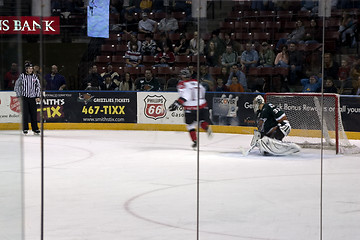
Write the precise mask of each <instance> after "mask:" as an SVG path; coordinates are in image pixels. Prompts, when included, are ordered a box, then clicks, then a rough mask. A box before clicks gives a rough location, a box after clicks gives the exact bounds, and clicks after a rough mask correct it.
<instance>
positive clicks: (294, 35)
mask: <svg viewBox="0 0 360 240" xmlns="http://www.w3.org/2000/svg"><path fill="white" fill-rule="evenodd" d="M304 36H305V27H304V26H303V23H302V21H301V20H298V21H296V27H295V29H294V30H293V31H292V32H291V33H290V34H289V35H288V37H287V38H280V39H279V41H278V43H277V44H276V49H280V47H281V46H282V45H284V44H290V43H298V42H299V41H301V40H303V38H304Z"/></svg>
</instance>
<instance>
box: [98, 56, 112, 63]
mask: <svg viewBox="0 0 360 240" xmlns="http://www.w3.org/2000/svg"><path fill="white" fill-rule="evenodd" d="M109 62H111V56H110V55H107V56H96V58H95V63H109Z"/></svg>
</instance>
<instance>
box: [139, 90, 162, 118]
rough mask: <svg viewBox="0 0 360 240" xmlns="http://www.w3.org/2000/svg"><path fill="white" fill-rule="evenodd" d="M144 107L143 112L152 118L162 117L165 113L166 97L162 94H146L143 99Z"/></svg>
mask: <svg viewBox="0 0 360 240" xmlns="http://www.w3.org/2000/svg"><path fill="white" fill-rule="evenodd" d="M144 102H145V107H144V113H145V116H146V117H148V118H152V119H155V120H156V119H159V118H163V117H165V115H166V108H165V103H166V99H165V98H164V96H162V95H161V96H157V95H154V96H149V95H148V96H146V97H145V99H144Z"/></svg>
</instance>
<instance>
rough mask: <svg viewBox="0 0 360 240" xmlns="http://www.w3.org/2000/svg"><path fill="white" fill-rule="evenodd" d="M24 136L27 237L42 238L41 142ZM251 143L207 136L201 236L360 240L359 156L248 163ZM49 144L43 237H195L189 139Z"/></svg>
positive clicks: (55, 135) (68, 138)
mask: <svg viewBox="0 0 360 240" xmlns="http://www.w3.org/2000/svg"><path fill="white" fill-rule="evenodd" d="M23 140H24V150H25V152H24V155H25V156H24V170H25V178H24V180H25V239H26V240H38V239H39V236H40V182H41V181H40V180H41V178H40V176H41V174H40V173H41V171H40V170H41V161H40V159H41V157H40V156H41V155H40V137H39V136H26V137H24V139H23ZM250 140H251V136H250V135H239V134H220V133H215V134H214V137H213V138H212V139H207V137H206V134H205V133H200V154H199V159H200V160H199V176H200V185H199V186H200V191H199V193H200V195H199V196H200V204H199V231H200V232H199V239H202V240H232V239H247V240H254V239H255V240H265V239H266V240H270V239H271V240H318V239H320V234H322V239H324V240H345V239H346V240H356V239H359V236H360V193H359V192H360V191H359V190H360V158H359V155H350V156H343V155H335V154H334V153H333V152H331V151H325V152H324V155H323V164H321V163H322V161H321V152H320V150H309V149H306V150H302V152H301V153H299V154H296V155H293V156H287V157H269V156H266V157H265V156H261V155H260V154H259V153H258V151H257V150H256V149H255V150H253V151H252V152H251V153H250V154H249V155H248V156H246V157H244V156H243V155H242V153H241V152H240V148H245V149H246V148H248V146H249V142H250ZM44 142H45V148H44V157H45V170H44V179H45V190H44V196H45V201H44V210H45V214H44V221H45V224H44V232H45V235H44V239H46V240H143V239H144V240H170V239H171V240H189V239H197V235H196V229H197V225H196V220H197V215H196V207H197V202H196V196H197V152H196V151H194V150H192V149H191V147H190V144H191V142H190V138H189V136H188V133H186V132H160V131H158V132H156V131H155V132H154V131H90V130H79V131H74V130H68V131H59V130H56V131H55V130H54V131H50V130H49V131H45V135H44ZM352 142H353V143H354V144H357V145H358V146H360V141H352ZM321 166H323V168H322V167H321ZM321 171H323V178H321ZM321 181H323V184H322V185H321ZM321 189H322V197H323V198H322V199H323V201H322V202H320V196H321ZM321 206H322V207H323V208H322V211H321V208H320V207H321ZM321 226H322V230H323V231H322V232H321V231H320V227H321Z"/></svg>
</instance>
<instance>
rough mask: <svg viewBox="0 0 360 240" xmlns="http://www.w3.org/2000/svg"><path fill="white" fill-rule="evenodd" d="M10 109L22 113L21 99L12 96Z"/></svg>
mask: <svg viewBox="0 0 360 240" xmlns="http://www.w3.org/2000/svg"><path fill="white" fill-rule="evenodd" d="M10 109H11V110H12V111H14V112H17V113H20V101H19V98H17V97H13V96H10Z"/></svg>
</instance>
